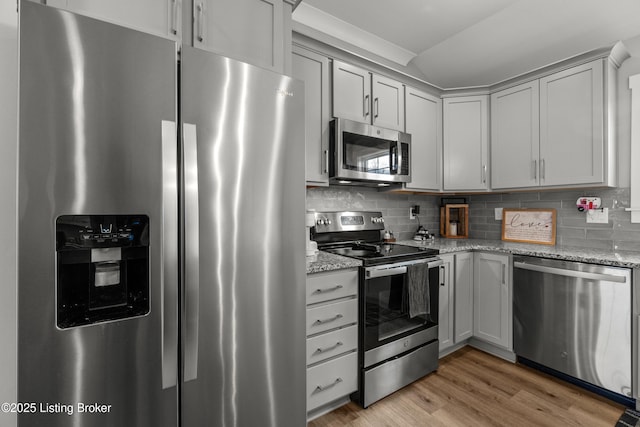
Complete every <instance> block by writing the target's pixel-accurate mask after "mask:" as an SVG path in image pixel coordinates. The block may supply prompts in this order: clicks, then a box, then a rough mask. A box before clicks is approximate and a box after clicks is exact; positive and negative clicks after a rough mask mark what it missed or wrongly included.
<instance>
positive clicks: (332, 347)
mask: <svg viewBox="0 0 640 427" xmlns="http://www.w3.org/2000/svg"><path fill="white" fill-rule="evenodd" d="M341 345H344V344H343V343H342V342H341V341H338V342H337V343H335V344H334V345H332V346H330V347H325V348H320V347H318V349H317V350H316V354H321V353H326V352H327V351H331V350H334V349H336V348H338V347H340V346H341Z"/></svg>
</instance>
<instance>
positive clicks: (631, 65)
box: [617, 36, 640, 188]
mask: <svg viewBox="0 0 640 427" xmlns="http://www.w3.org/2000/svg"><path fill="white" fill-rule="evenodd" d="M623 43H624V45H625V46H626V47H627V50H629V53H630V54H631V58H629V59H627V60H626V61H625V62H624V63H623V64H622V66H621V67H620V69H619V70H618V126H617V130H618V187H624V188H627V187H629V186H630V183H631V179H630V167H631V163H630V160H629V159H630V158H631V91H630V90H629V76H632V75H634V74H638V73H640V36H638V37H635V38H633V39H629V40H624V41H623ZM636 167H637V166H636Z"/></svg>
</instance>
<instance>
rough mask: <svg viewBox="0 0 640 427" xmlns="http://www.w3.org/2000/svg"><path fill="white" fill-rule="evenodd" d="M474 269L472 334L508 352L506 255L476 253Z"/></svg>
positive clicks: (507, 268)
mask: <svg viewBox="0 0 640 427" xmlns="http://www.w3.org/2000/svg"><path fill="white" fill-rule="evenodd" d="M474 267H475V274H474V288H475V289H474V292H473V297H474V299H473V311H474V322H473V324H474V328H473V335H474V337H476V338H478V339H481V340H483V341H486V342H489V343H492V344H496V345H499V346H501V347H504V348H506V349H510V347H511V337H510V332H511V328H510V325H511V304H510V301H511V297H510V291H509V282H510V280H509V256H508V255H501V254H489V253H481V252H477V253H476V254H475V262H474Z"/></svg>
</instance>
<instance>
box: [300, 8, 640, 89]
mask: <svg viewBox="0 0 640 427" xmlns="http://www.w3.org/2000/svg"><path fill="white" fill-rule="evenodd" d="M293 19H294V29H295V30H296V31H300V32H303V33H304V32H305V29H306V30H309V29H311V30H312V31H313V33H312V36H313V37H315V38H323V37H324V36H326V37H327V38H326V39H325V40H321V41H327V42H331V40H339V41H340V42H341V43H342V44H344V45H346V46H355V47H356V48H358V49H359V50H360V51H362V52H366V53H370V54H373V55H374V56H373V57H380V58H384V59H386V60H388V61H390V62H391V63H393V64H398V65H400V66H401V67H399V68H400V69H401V68H402V67H405V68H406V69H411V70H416V71H417V72H418V73H420V74H422V76H420V77H422V78H424V80H426V81H427V82H429V83H432V84H434V85H436V86H438V87H441V88H445V89H453V88H463V87H477V86H490V85H492V84H495V83H499V82H501V81H504V80H506V79H508V78H511V77H514V76H517V75H520V74H523V73H525V72H528V71H531V70H534V69H537V68H540V67H543V66H545V65H549V64H552V63H554V62H557V61H560V60H563V59H566V58H569V57H571V56H575V55H578V54H581V53H584V52H588V51H590V50H594V49H598V48H603V47H608V46H612V45H613V44H615V43H616V42H617V41H619V40H621V41H623V42H624V43H625V45H627V47H628V48H630V50H632V49H631V48H632V47H634V46H638V45H640V0H609V1H604V0H392V1H390V0H303V1H302V2H301V3H300V4H298V6H297V8H296V9H295V11H294V13H293ZM318 36H320V37H318ZM639 50H640V49H639ZM633 53H634V52H633V51H632V54H633ZM638 54H639V55H640V52H639V53H638ZM414 74H415V72H414Z"/></svg>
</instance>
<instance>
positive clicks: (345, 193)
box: [307, 187, 640, 251]
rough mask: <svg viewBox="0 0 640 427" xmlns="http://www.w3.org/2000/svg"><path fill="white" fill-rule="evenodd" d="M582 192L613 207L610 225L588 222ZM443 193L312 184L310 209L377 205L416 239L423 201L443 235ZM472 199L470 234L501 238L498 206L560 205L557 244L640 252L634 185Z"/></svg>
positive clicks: (394, 226) (432, 228) (424, 221)
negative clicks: (580, 204) (414, 215)
mask: <svg viewBox="0 0 640 427" xmlns="http://www.w3.org/2000/svg"><path fill="white" fill-rule="evenodd" d="M581 196H595V197H600V198H601V199H602V205H603V207H606V208H608V209H609V221H608V222H607V223H606V224H595V223H587V220H586V213H583V212H579V211H578V209H577V208H576V206H575V203H576V200H577V199H578V197H581ZM440 197H441V196H433V195H419V194H405V193H392V192H378V191H377V190H376V189H369V188H363V187H328V188H327V187H324V188H310V189H307V209H315V210H317V211H340V210H373V211H380V212H382V215H383V216H384V218H385V221H386V228H387V230H391V231H393V232H394V234H395V236H396V238H398V240H405V239H411V238H412V237H413V234H414V233H415V231H416V229H417V227H418V220H410V219H409V208H410V207H411V206H413V205H419V206H420V215H419V216H418V219H419V222H420V224H421V225H423V226H424V227H425V228H427V229H428V230H429V232H430V233H435V234H436V236H438V235H439V227H440V225H439V224H440V209H439V205H440ZM465 197H466V198H467V200H468V201H469V234H470V236H469V237H471V238H478V239H500V238H501V230H502V223H501V221H498V220H495V219H494V218H495V216H494V215H495V212H494V210H495V208H499V207H503V208H555V209H556V210H557V222H556V227H557V228H556V231H557V235H556V243H557V244H559V245H571V246H583V247H594V248H600V249H611V250H635V251H640V224H632V223H631V222H630V218H631V216H630V213H629V212H625V210H624V209H625V208H627V207H629V199H630V194H629V189H628V188H615V189H583V190H568V191H567V190H562V191H544V192H521V193H491V194H476V195H469V196H465Z"/></svg>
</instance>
